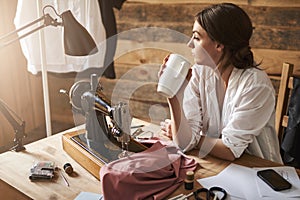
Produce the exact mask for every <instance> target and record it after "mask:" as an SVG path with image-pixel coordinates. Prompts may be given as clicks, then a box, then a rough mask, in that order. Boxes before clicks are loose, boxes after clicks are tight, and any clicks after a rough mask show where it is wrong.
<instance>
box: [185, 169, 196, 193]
mask: <svg viewBox="0 0 300 200" xmlns="http://www.w3.org/2000/svg"><path fill="white" fill-rule="evenodd" d="M184 188H185V189H186V190H192V189H194V172H193V171H187V172H186V178H185V179H184Z"/></svg>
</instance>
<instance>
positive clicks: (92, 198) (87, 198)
mask: <svg viewBox="0 0 300 200" xmlns="http://www.w3.org/2000/svg"><path fill="white" fill-rule="evenodd" d="M102 199H104V198H103V195H102V194H96V193H92V192H80V193H79V194H78V195H77V197H76V198H75V199H74V200H102Z"/></svg>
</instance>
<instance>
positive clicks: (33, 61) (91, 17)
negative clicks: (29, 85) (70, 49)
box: [14, 0, 106, 74]
mask: <svg viewBox="0 0 300 200" xmlns="http://www.w3.org/2000/svg"><path fill="white" fill-rule="evenodd" d="M38 1H40V4H41V8H43V7H44V6H45V5H51V6H53V7H54V8H55V10H56V11H57V13H58V14H61V13H63V12H64V11H67V10H70V11H71V12H72V14H73V15H74V17H75V18H76V19H77V21H78V22H79V23H80V24H81V25H83V26H84V27H85V28H86V29H87V31H88V32H89V33H90V34H91V36H92V37H93V39H94V40H95V42H96V44H97V46H98V50H99V51H98V53H96V54H94V55H90V56H82V57H75V56H67V55H65V54H64V47H63V28H62V27H54V26H48V27H46V28H43V29H42V30H43V31H44V35H45V36H44V38H45V40H44V41H43V43H44V44H43V45H44V47H45V66H46V68H47V71H50V72H56V73H63V72H72V71H75V72H79V71H83V70H85V69H87V68H90V67H103V63H104V55H105V48H106V46H105V42H104V41H105V38H106V37H105V30H104V26H103V24H102V20H101V15H100V8H99V5H98V1H97V0H89V1H82V0H63V1H59V0H18V5H17V11H16V16H15V19H14V23H15V26H16V29H18V28H20V27H22V26H24V25H26V24H28V23H30V22H32V21H34V20H36V19H38V18H39V17H41V15H42V14H43V12H42V10H41V11H40V12H38V8H37V7H38ZM38 13H40V16H38ZM45 13H49V14H50V15H51V17H53V18H54V19H55V18H57V19H58V21H61V19H60V18H59V17H57V16H56V15H55V13H54V12H53V11H52V9H51V8H46V9H45ZM37 25H38V24H36V25H35V26H32V27H30V28H29V29H28V30H24V31H25V32H28V31H30V30H32V29H33V28H35V27H37ZM24 31H20V32H19V33H18V34H19V35H21V34H22V33H24ZM20 43H21V48H22V51H23V54H24V56H25V57H26V59H27V68H28V71H30V72H31V73H32V74H36V73H37V72H39V71H41V55H40V44H39V34H38V32H35V33H33V34H31V35H29V36H27V37H25V38H23V39H21V40H20Z"/></svg>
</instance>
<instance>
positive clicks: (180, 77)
mask: <svg viewBox="0 0 300 200" xmlns="http://www.w3.org/2000/svg"><path fill="white" fill-rule="evenodd" d="M190 66H191V64H190V63H189V61H188V60H187V59H185V58H184V57H183V56H181V55H179V54H170V56H169V58H168V61H167V62H166V67H165V69H164V71H163V73H162V75H161V76H160V78H159V80H158V85H157V92H158V93H160V94H162V95H164V96H165V97H167V98H172V97H173V96H175V94H176V93H177V92H178V90H179V88H180V87H181V85H182V84H183V82H184V80H185V78H186V76H187V74H188V71H189V68H190Z"/></svg>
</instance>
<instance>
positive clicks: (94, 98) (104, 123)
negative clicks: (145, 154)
mask: <svg viewBox="0 0 300 200" xmlns="http://www.w3.org/2000/svg"><path fill="white" fill-rule="evenodd" d="M69 98H70V103H71V105H72V109H73V112H75V113H77V114H78V113H79V114H81V115H84V116H85V122H86V123H85V129H84V130H81V131H75V132H74V133H71V134H67V135H65V136H64V138H63V146H64V150H65V151H66V152H67V153H69V154H70V156H71V157H73V159H75V160H76V161H78V162H79V163H80V164H82V165H86V162H85V161H86V160H91V161H92V162H94V164H93V165H95V163H96V165H99V167H101V166H102V165H103V164H107V163H109V162H111V161H113V160H116V159H118V158H120V157H124V156H126V155H128V154H130V153H135V152H141V151H143V150H145V149H146V148H147V147H146V146H144V145H143V144H140V143H139V142H137V141H135V140H134V139H133V138H132V137H131V136H130V131H131V130H130V129H131V128H130V127H131V120H132V118H131V115H130V112H129V106H128V105H127V104H126V103H123V102H119V103H118V104H116V105H111V102H110V101H109V100H108V99H107V98H106V97H105V96H104V94H103V93H102V87H101V85H100V83H99V82H98V78H97V76H96V75H94V74H93V75H91V80H90V81H78V82H76V83H74V84H73V86H72V87H71V89H70V91H69ZM74 151H76V152H74ZM85 157H86V158H85ZM84 167H85V168H87V169H88V168H89V167H88V166H84ZM96 168H97V167H96ZM88 170H90V169H88ZM96 171H97V170H96ZM95 173H96V172H95ZM97 173H98V172H97ZM97 173H96V177H98V176H97V175H98V174H97ZM94 175H95V174H94Z"/></svg>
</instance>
